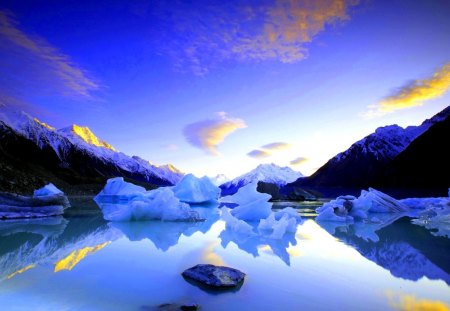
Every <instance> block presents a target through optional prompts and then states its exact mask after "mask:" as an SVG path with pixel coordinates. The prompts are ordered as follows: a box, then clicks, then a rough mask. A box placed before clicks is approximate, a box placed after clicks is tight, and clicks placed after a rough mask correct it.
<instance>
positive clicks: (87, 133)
mask: <svg viewBox="0 0 450 311" xmlns="http://www.w3.org/2000/svg"><path fill="white" fill-rule="evenodd" d="M59 131H60V132H63V133H71V134H73V135H75V136H77V137H79V138H81V139H82V140H83V141H84V142H85V143H88V144H90V145H94V146H97V147H103V148H106V149H110V150H112V151H116V152H117V150H116V149H115V148H114V147H113V146H111V145H110V144H108V143H107V142H106V141H104V140H101V139H99V138H98V137H97V136H95V134H94V133H92V131H91V130H90V128H88V127H87V126H79V125H76V124H73V125H72V126H69V127H66V128H63V129H60V130H59Z"/></svg>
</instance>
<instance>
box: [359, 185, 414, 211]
mask: <svg viewBox="0 0 450 311" xmlns="http://www.w3.org/2000/svg"><path fill="white" fill-rule="evenodd" d="M355 204H356V207H359V208H367V211H369V212H373V213H394V212H407V211H409V208H408V206H406V205H405V204H403V203H402V202H400V201H398V200H396V199H394V198H393V197H391V196H389V195H387V194H385V193H383V192H381V191H378V190H375V189H373V188H369V191H365V190H363V191H361V195H360V196H359V198H358V199H357V200H356V202H355Z"/></svg>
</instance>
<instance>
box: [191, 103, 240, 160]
mask: <svg viewBox="0 0 450 311" xmlns="http://www.w3.org/2000/svg"><path fill="white" fill-rule="evenodd" d="M246 127H247V125H246V124H245V122H244V120H241V119H237V118H229V117H227V115H226V114H225V113H224V112H220V113H218V115H217V118H215V119H207V120H203V121H199V122H195V123H192V124H188V125H187V126H186V127H185V128H184V130H183V133H184V136H185V138H186V140H187V141H188V142H189V143H190V144H191V145H192V146H194V147H197V148H199V149H202V150H204V151H206V152H207V153H208V154H210V155H215V156H216V155H219V152H218V150H217V146H218V145H219V144H220V143H221V142H223V141H224V140H225V138H226V137H227V136H228V135H230V134H231V133H233V132H235V131H236V130H238V129H242V128H246Z"/></svg>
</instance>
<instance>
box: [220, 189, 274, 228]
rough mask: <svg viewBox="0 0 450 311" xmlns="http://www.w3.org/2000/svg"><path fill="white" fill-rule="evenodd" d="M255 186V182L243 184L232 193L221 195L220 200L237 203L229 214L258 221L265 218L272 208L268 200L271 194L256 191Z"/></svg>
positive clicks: (246, 219)
mask: <svg viewBox="0 0 450 311" xmlns="http://www.w3.org/2000/svg"><path fill="white" fill-rule="evenodd" d="M257 186H258V183H257V182H253V183H250V184H248V185H245V186H244V187H242V188H240V189H239V190H238V192H236V193H235V194H234V195H231V196H226V197H223V198H222V200H221V201H222V202H224V203H234V204H238V205H239V206H237V207H235V208H234V209H233V210H232V211H231V214H232V215H233V216H234V217H236V218H238V219H242V220H245V221H259V220H260V219H263V218H267V217H268V216H269V214H270V212H271V210H272V204H271V203H269V202H268V201H269V200H270V198H271V196H270V194H267V193H260V192H258V191H256V188H257Z"/></svg>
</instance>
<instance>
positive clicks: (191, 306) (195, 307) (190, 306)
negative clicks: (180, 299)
mask: <svg viewBox="0 0 450 311" xmlns="http://www.w3.org/2000/svg"><path fill="white" fill-rule="evenodd" d="M180 309H181V310H183V311H189V310H198V309H199V305H198V304H196V303H186V304H184V305H182V306H181V307H180Z"/></svg>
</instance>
